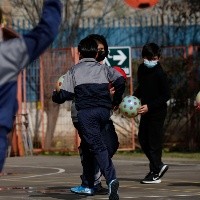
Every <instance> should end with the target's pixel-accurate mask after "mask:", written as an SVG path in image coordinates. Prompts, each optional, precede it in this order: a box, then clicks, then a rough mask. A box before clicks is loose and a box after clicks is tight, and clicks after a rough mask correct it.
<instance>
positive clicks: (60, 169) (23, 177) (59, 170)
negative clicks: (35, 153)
mask: <svg viewBox="0 0 200 200" xmlns="http://www.w3.org/2000/svg"><path fill="white" fill-rule="evenodd" d="M7 166H8V165H7ZM8 167H9V166H8ZM10 167H21V168H22V167H27V168H37V169H53V170H58V171H57V172H54V173H48V174H40V175H34V176H22V177H18V178H11V179H1V180H4V181H12V180H19V179H26V178H36V177H42V176H51V175H55V174H61V173H64V172H65V169H62V168H54V167H37V166H19V165H10Z"/></svg>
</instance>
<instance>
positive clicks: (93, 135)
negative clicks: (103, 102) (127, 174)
mask: <svg viewBox="0 0 200 200" xmlns="http://www.w3.org/2000/svg"><path fill="white" fill-rule="evenodd" d="M109 118H110V110H109V109H106V108H90V109H83V110H80V111H79V112H78V123H79V127H80V131H81V134H82V136H81V141H82V142H83V143H84V145H83V146H82V152H85V153H84V154H85V155H87V156H86V157H85V158H84V159H83V162H82V164H83V165H84V166H87V167H83V173H84V174H85V177H86V179H87V180H88V185H89V187H93V185H94V174H95V171H94V169H95V167H94V159H96V161H97V163H98V166H99V168H100V170H101V172H102V174H103V175H104V177H105V179H106V182H107V184H108V183H109V182H110V181H111V180H113V179H116V172H115V168H114V165H113V163H112V160H111V157H112V155H113V153H114V152H115V151H116V149H117V147H118V143H117V147H116V149H115V150H114V151H113V150H111V149H110V150H109V148H107V145H106V143H105V141H104V137H103V136H102V133H103V130H104V129H105V128H106V124H108V123H109ZM104 133H105V134H106V132H104ZM117 142H118V140H117ZM111 154H112V155H111Z"/></svg>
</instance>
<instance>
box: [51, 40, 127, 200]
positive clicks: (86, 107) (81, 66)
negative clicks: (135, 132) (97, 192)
mask: <svg viewBox="0 0 200 200" xmlns="http://www.w3.org/2000/svg"><path fill="white" fill-rule="evenodd" d="M78 50H79V53H80V57H81V58H82V59H81V60H80V61H79V63H78V64H77V65H75V66H73V67H72V68H71V69H70V70H69V71H68V72H67V73H66V75H65V79H64V82H63V84H62V87H61V89H60V91H59V92H56V91H54V94H53V96H52V100H53V101H54V102H56V103H64V102H65V101H66V100H73V99H75V105H76V109H77V110H78V115H77V116H78V122H79V125H80V129H81V131H82V134H83V139H84V140H85V142H86V143H87V144H88V147H89V149H90V151H91V152H93V153H94V156H95V159H96V160H97V162H98V164H99V167H100V169H101V172H102V174H103V175H104V177H105V179H106V182H107V184H108V187H109V199H110V200H115V199H116V200H117V199H119V196H118V187H119V182H118V180H117V178H116V172H115V168H114V165H113V163H112V160H111V158H110V156H109V154H108V150H107V148H106V145H105V144H104V142H103V139H102V136H101V131H102V129H103V128H104V127H105V125H106V123H107V122H108V121H109V119H110V110H111V109H112V106H113V105H114V106H118V105H119V104H120V102H121V100H122V95H123V93H124V90H125V80H124V78H123V77H122V75H120V74H119V73H118V72H117V71H115V70H114V69H112V68H111V67H108V66H107V65H101V64H99V63H98V61H96V60H95V58H96V57H97V55H98V45H97V43H96V41H95V40H94V39H91V38H85V39H83V40H81V42H80V43H79V45H78ZM110 81H111V82H112V84H113V86H114V87H115V94H114V96H113V101H111V97H110V91H109V88H108V87H109V82H110ZM93 169H94V168H93V167H91V170H93ZM90 174H91V172H89V170H88V172H87V171H85V176H86V179H87V180H88V185H89V188H88V190H90V194H91V195H92V193H93V187H94V176H91V175H90Z"/></svg>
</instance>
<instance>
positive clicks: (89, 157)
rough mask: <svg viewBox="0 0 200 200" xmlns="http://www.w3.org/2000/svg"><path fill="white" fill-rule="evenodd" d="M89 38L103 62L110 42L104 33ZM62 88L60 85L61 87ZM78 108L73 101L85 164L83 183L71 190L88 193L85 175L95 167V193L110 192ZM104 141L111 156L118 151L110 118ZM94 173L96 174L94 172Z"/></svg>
mask: <svg viewBox="0 0 200 200" xmlns="http://www.w3.org/2000/svg"><path fill="white" fill-rule="evenodd" d="M87 38H92V39H94V40H95V41H96V42H97V45H98V56H97V58H96V60H97V61H98V62H100V63H101V64H102V61H103V60H104V59H105V57H107V55H108V44H107V41H106V39H105V37H104V36H103V35H99V34H90V35H88V36H87ZM59 88H60V87H59ZM59 88H58V87H56V90H57V91H59ZM77 113H78V112H77V110H76V107H75V102H74V101H72V106H71V117H72V122H73V124H74V127H75V128H76V129H77V130H78V134H79V137H80V138H81V142H80V146H79V147H78V149H79V153H80V157H81V164H82V166H83V172H82V175H81V176H80V177H81V181H82V183H81V185H78V186H75V187H72V188H71V189H70V191H71V192H73V193H76V194H85V195H88V190H87V188H88V181H87V180H86V177H85V173H84V172H85V170H88V169H89V168H90V167H92V166H93V167H94V169H93V170H91V171H90V172H91V176H94V180H95V182H94V193H95V194H97V195H98V194H108V190H107V189H106V188H103V187H102V184H101V175H102V174H101V171H100V169H99V165H98V163H97V161H96V159H95V158H94V155H93V153H92V152H90V150H89V148H88V145H87V143H86V142H85V141H84V139H83V137H82V132H81V130H80V128H79V123H78V117H77ZM101 134H102V137H103V140H104V143H105V145H106V147H107V149H108V153H109V156H110V157H111V158H112V156H113V155H114V154H115V153H116V151H117V149H118V147H119V142H118V136H117V133H116V132H115V127H114V125H113V122H112V120H111V119H110V120H109V122H108V124H106V125H105V128H104V129H103V130H102V132H101ZM93 173H94V174H93Z"/></svg>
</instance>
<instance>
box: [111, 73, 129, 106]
mask: <svg viewBox="0 0 200 200" xmlns="http://www.w3.org/2000/svg"><path fill="white" fill-rule="evenodd" d="M125 82H126V81H125V79H124V78H123V76H120V77H119V78H118V79H117V80H116V81H114V82H113V83H112V84H113V86H114V88H115V93H114V96H113V106H118V105H119V104H120V103H121V101H122V96H123V93H124V91H125Z"/></svg>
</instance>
